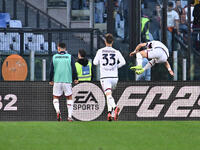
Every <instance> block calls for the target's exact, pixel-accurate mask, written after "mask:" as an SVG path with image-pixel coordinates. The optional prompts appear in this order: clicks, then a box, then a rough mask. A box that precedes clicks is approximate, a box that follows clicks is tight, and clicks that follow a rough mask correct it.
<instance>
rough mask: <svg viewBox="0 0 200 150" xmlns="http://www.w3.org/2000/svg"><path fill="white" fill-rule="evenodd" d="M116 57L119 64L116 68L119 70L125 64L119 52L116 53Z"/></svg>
mask: <svg viewBox="0 0 200 150" xmlns="http://www.w3.org/2000/svg"><path fill="white" fill-rule="evenodd" d="M118 55H119V56H118V57H119V59H118V60H119V64H118V65H117V67H118V68H121V67H122V66H124V65H125V64H126V61H125V59H124V57H123V56H122V54H121V53H120V52H118Z"/></svg>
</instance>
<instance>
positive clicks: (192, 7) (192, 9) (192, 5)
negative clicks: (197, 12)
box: [184, 0, 194, 27]
mask: <svg viewBox="0 0 200 150" xmlns="http://www.w3.org/2000/svg"><path fill="white" fill-rule="evenodd" d="M189 6H190V8H191V27H192V23H193V20H194V17H193V11H194V0H192V1H191V3H190V5H188V6H186V7H185V8H184V11H185V18H186V21H187V22H189V20H188V16H187V14H188V7H189Z"/></svg>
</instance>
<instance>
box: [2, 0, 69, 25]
mask: <svg viewBox="0 0 200 150" xmlns="http://www.w3.org/2000/svg"><path fill="white" fill-rule="evenodd" d="M9 1H10V2H11V0H9ZM7 3H8V1H6V0H2V11H3V12H6V11H7V10H6V5H7ZM12 3H13V6H12V9H13V10H12V12H13V19H15V20H16V19H19V16H18V13H17V8H18V6H19V4H22V5H24V13H23V15H24V16H23V20H21V18H20V20H21V21H22V22H23V23H24V26H25V27H29V26H30V24H29V18H30V17H29V13H28V12H29V9H32V10H33V12H34V13H35V17H36V28H41V25H40V24H41V16H42V17H45V19H46V20H47V21H48V22H47V26H46V27H45V28H51V27H52V26H53V25H52V24H55V25H56V26H58V28H67V26H65V25H64V24H63V23H62V22H59V21H58V20H56V19H54V18H53V17H51V16H49V15H48V14H47V13H45V12H43V11H42V10H40V9H38V8H37V7H35V6H33V5H32V4H31V3H29V2H27V1H26V0H13V2H12ZM30 27H32V26H30Z"/></svg>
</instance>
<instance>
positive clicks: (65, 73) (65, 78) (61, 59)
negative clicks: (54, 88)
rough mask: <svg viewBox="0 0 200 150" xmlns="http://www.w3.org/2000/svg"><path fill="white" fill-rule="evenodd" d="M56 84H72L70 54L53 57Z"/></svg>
mask: <svg viewBox="0 0 200 150" xmlns="http://www.w3.org/2000/svg"><path fill="white" fill-rule="evenodd" d="M53 66H54V82H56V83H72V67H71V55H70V54H55V55H54V56H53Z"/></svg>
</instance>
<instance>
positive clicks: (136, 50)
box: [129, 43, 147, 56]
mask: <svg viewBox="0 0 200 150" xmlns="http://www.w3.org/2000/svg"><path fill="white" fill-rule="evenodd" d="M146 45H147V43H140V44H138V45H137V47H136V48H135V50H134V51H133V52H131V53H130V54H129V56H133V55H135V54H136V53H137V52H138V51H139V50H140V49H141V48H142V47H144V46H146Z"/></svg>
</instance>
